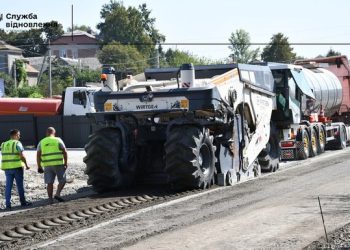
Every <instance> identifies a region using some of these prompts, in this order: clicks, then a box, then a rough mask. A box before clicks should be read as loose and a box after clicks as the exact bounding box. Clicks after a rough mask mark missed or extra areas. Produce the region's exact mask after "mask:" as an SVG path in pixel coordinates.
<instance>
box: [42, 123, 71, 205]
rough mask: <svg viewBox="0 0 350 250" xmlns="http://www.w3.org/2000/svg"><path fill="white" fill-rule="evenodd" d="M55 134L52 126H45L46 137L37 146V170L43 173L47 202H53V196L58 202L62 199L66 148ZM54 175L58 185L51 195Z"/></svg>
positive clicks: (64, 182)
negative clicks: (54, 192)
mask: <svg viewBox="0 0 350 250" xmlns="http://www.w3.org/2000/svg"><path fill="white" fill-rule="evenodd" d="M55 135H56V130H55V129H54V128H53V127H49V128H47V130H46V137H45V138H44V139H42V140H41V141H40V142H39V144H38V146H37V164H38V172H39V173H44V181H45V184H46V185H47V187H46V188H47V195H48V197H49V204H52V203H53V198H54V199H55V200H57V201H59V202H62V201H64V200H63V198H62V197H61V191H62V189H63V188H64V185H65V184H66V169H67V158H68V157H67V150H66V146H65V145H64V142H63V141H62V139H61V138H59V137H56V136H55ZM56 176H57V180H58V185H57V190H56V194H55V196H54V197H53V184H54V182H55V178H56Z"/></svg>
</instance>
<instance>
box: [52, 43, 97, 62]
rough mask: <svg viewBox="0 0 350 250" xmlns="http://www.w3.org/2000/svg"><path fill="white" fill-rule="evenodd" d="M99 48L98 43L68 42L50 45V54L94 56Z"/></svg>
mask: <svg viewBox="0 0 350 250" xmlns="http://www.w3.org/2000/svg"><path fill="white" fill-rule="evenodd" d="M98 49H99V46H98V45H91V44H79V45H78V44H70V45H52V46H51V50H52V55H55V56H58V57H67V58H74V59H76V58H87V57H95V56H96V54H97V51H98Z"/></svg>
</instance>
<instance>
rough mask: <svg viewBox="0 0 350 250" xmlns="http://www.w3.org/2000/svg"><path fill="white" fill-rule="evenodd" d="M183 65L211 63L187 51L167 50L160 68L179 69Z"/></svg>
mask: <svg viewBox="0 0 350 250" xmlns="http://www.w3.org/2000/svg"><path fill="white" fill-rule="evenodd" d="M184 63H193V65H207V64H212V63H213V61H212V60H210V59H208V58H205V57H198V56H195V55H193V54H191V53H190V52H188V51H180V50H177V49H176V50H172V49H168V50H167V52H166V53H165V61H163V62H162V66H169V67H179V66H181V65H182V64H184Z"/></svg>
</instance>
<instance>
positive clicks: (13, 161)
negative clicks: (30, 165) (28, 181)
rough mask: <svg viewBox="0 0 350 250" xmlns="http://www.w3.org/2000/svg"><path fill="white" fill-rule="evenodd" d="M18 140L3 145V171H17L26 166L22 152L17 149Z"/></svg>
mask: <svg viewBox="0 0 350 250" xmlns="http://www.w3.org/2000/svg"><path fill="white" fill-rule="evenodd" d="M17 143H18V141H17V140H8V141H6V142H3V143H2V144H1V154H2V159H1V169H3V170H6V169H15V168H21V167H23V166H24V162H22V160H21V156H20V152H19V151H18V149H17Z"/></svg>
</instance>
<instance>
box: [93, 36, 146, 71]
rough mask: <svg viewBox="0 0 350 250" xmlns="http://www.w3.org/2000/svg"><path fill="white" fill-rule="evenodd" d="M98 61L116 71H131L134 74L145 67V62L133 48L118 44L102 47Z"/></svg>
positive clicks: (113, 43)
mask: <svg viewBox="0 0 350 250" xmlns="http://www.w3.org/2000/svg"><path fill="white" fill-rule="evenodd" d="M98 59H99V60H100V62H101V63H103V64H109V65H111V66H113V67H114V68H115V69H116V70H118V71H124V70H132V71H133V72H134V73H140V72H142V71H143V70H144V68H145V67H147V62H146V61H147V60H146V59H145V57H144V56H143V55H142V54H141V53H140V52H139V51H138V50H137V49H136V48H135V47H134V46H131V45H122V44H120V43H118V42H112V43H111V44H108V45H105V46H103V48H102V50H101V51H100V52H99V54H98Z"/></svg>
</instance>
